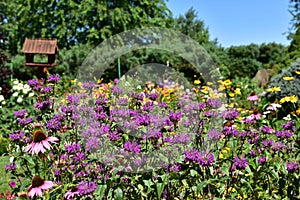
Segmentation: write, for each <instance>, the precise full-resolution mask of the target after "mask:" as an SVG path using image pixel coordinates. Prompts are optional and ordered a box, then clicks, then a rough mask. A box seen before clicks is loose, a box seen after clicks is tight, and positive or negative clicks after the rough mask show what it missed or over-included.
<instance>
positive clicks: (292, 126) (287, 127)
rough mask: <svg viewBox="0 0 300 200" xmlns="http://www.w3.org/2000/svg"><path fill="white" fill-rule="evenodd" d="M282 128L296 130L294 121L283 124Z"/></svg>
mask: <svg viewBox="0 0 300 200" xmlns="http://www.w3.org/2000/svg"><path fill="white" fill-rule="evenodd" d="M282 128H284V129H285V130H290V131H292V132H294V131H295V130H296V129H295V126H294V122H293V121H288V122H287V123H286V124H282Z"/></svg>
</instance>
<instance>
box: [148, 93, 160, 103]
mask: <svg viewBox="0 0 300 200" xmlns="http://www.w3.org/2000/svg"><path fill="white" fill-rule="evenodd" d="M157 98H158V94H157V93H150V94H149V99H150V100H152V101H155V100H156V99H157Z"/></svg>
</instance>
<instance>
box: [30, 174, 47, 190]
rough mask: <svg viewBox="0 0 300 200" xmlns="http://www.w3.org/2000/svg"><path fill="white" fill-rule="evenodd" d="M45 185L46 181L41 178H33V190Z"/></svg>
mask: <svg viewBox="0 0 300 200" xmlns="http://www.w3.org/2000/svg"><path fill="white" fill-rule="evenodd" d="M43 184H44V180H43V179H41V178H40V177H39V176H35V177H33V179H32V187H33V188H37V187H40V186H41V185H43Z"/></svg>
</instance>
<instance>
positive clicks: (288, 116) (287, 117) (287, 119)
mask: <svg viewBox="0 0 300 200" xmlns="http://www.w3.org/2000/svg"><path fill="white" fill-rule="evenodd" d="M283 119H284V120H286V121H291V119H292V118H291V115H290V114H288V115H287V116H286V117H284V118H283Z"/></svg>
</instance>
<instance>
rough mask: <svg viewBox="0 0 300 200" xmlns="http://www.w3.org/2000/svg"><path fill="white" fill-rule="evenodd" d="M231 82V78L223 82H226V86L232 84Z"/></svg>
mask: <svg viewBox="0 0 300 200" xmlns="http://www.w3.org/2000/svg"><path fill="white" fill-rule="evenodd" d="M231 83H232V82H231V81H230V80H229V79H227V80H225V81H223V84H224V85H225V86H228V85H231Z"/></svg>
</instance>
